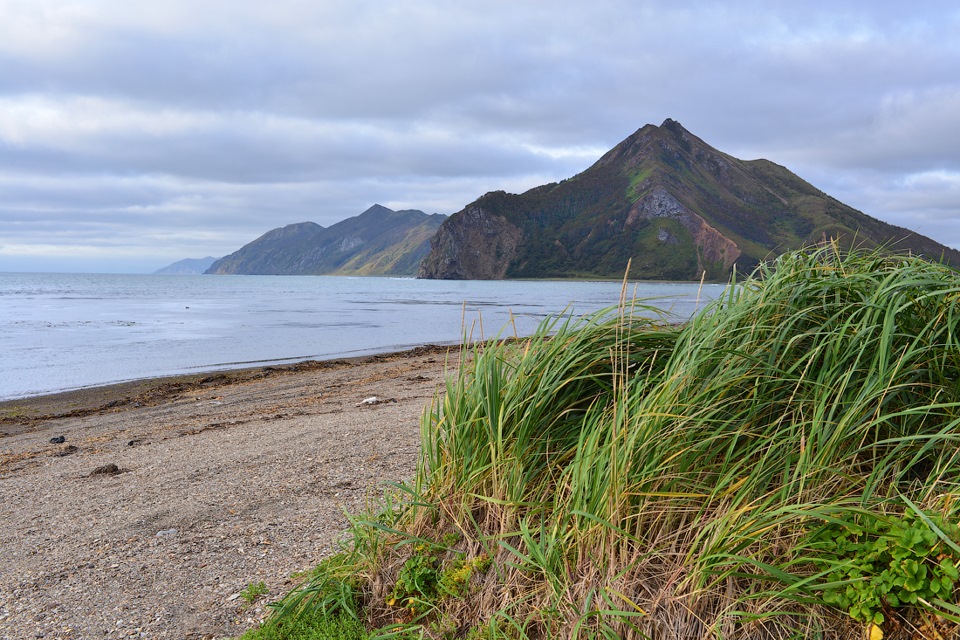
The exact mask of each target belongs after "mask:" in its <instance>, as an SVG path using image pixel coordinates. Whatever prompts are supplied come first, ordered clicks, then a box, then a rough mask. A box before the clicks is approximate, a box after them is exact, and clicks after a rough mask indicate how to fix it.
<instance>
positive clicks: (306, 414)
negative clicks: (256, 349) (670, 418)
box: [0, 347, 457, 639]
mask: <svg viewBox="0 0 960 640" xmlns="http://www.w3.org/2000/svg"><path fill="white" fill-rule="evenodd" d="M448 351H449V353H448ZM456 357H457V352H456V349H453V350H449V349H448V348H446V347H424V348H420V349H415V350H413V351H409V352H405V353H402V354H392V355H388V356H371V357H365V358H357V359H353V360H338V361H332V362H308V363H301V364H298V365H290V366H283V367H263V368H257V369H247V370H243V371H232V372H223V373H214V374H203V375H196V376H187V377H178V378H167V379H158V380H147V381H140V382H135V383H127V384H124V385H114V386H111V387H101V388H96V389H87V390H82V391H78V392H71V393H66V394H59V395H54V396H44V397H40V398H32V399H28V400H19V401H12V402H5V403H0V638H5V639H6V638H9V639H14V638H119V637H144V638H223V637H232V636H237V635H240V634H241V633H242V632H243V631H244V630H246V629H248V628H250V627H251V626H253V625H254V624H255V623H256V622H257V621H259V620H261V619H262V618H263V616H265V615H266V614H267V612H268V610H267V608H266V604H267V602H268V601H270V600H271V599H276V598H279V597H281V596H282V595H283V594H285V593H286V592H287V591H289V590H290V589H291V588H292V587H293V586H295V585H296V584H297V583H298V582H299V580H300V579H301V578H299V577H298V576H297V573H298V572H302V571H305V570H309V569H310V568H312V567H313V566H315V565H316V563H317V562H318V561H319V560H321V559H322V558H323V557H324V556H325V555H327V554H329V553H330V552H331V551H332V550H334V549H335V548H336V545H337V540H338V539H339V538H341V537H342V535H343V530H344V528H345V526H346V519H345V517H344V515H343V511H344V510H347V511H349V512H351V513H359V512H360V511H361V510H362V508H363V506H364V504H365V503H367V501H369V500H370V499H371V497H375V496H376V495H377V494H378V493H379V492H381V491H382V488H383V486H384V483H386V482H395V481H401V480H405V479H410V478H411V477H412V475H413V473H414V469H415V465H416V459H417V455H418V451H419V442H420V440H419V425H420V417H421V415H422V413H423V411H424V409H425V407H426V406H428V405H429V403H430V401H431V399H432V398H433V397H434V395H435V393H437V392H438V390H439V389H441V388H442V383H443V381H444V380H445V377H446V375H447V374H448V373H450V372H452V371H453V370H454V367H455V364H456V363H455V360H456ZM371 398H376V400H375V401H374V400H369V399H371ZM365 400H368V402H366V403H365V402H364V401H365ZM61 438H62V441H61V440H60V439H61ZM260 582H263V583H264V584H265V585H266V587H267V589H268V590H269V593H268V594H267V595H265V596H259V597H258V598H256V599H255V600H254V601H253V602H252V603H250V602H248V601H247V598H245V597H244V591H245V589H247V588H248V586H249V585H251V584H258V583H260ZM248 594H249V591H248Z"/></svg>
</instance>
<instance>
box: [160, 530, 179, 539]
mask: <svg viewBox="0 0 960 640" xmlns="http://www.w3.org/2000/svg"><path fill="white" fill-rule="evenodd" d="M176 534H177V530H176V529H163V530H161V531H157V537H158V538H163V537H165V536H173V535H176Z"/></svg>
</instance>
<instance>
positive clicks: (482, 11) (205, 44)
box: [0, 0, 960, 272]
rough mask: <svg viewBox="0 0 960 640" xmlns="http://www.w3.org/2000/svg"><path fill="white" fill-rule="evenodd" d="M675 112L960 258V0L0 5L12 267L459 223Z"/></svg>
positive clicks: (1, 267)
mask: <svg viewBox="0 0 960 640" xmlns="http://www.w3.org/2000/svg"><path fill="white" fill-rule="evenodd" d="M668 117H669V118H673V119H675V120H678V121H679V122H680V123H681V124H683V125H684V127H686V128H687V129H688V130H690V131H691V132H692V133H694V134H695V135H697V136H699V137H701V138H703V139H704V140H705V141H706V142H707V143H708V144H711V145H713V146H714V147H717V148H718V149H720V150H722V151H725V152H727V153H730V154H732V155H734V156H737V157H740V158H744V159H753V158H759V157H763V158H768V159H770V160H773V161H774V162H777V163H779V164H783V165H785V166H787V167H788V168H789V169H791V170H792V171H794V172H795V173H797V174H799V175H800V176H801V177H803V178H805V179H806V180H808V181H809V182H811V183H813V184H814V185H815V186H817V187H818V188H820V189H822V190H823V191H825V192H827V193H829V194H831V195H833V196H835V197H836V198H838V199H839V200H841V201H843V202H846V203H847V204H850V205H851V206H854V207H856V208H858V209H860V210H862V211H864V212H865V213H868V214H870V215H873V216H875V217H877V218H880V219H882V220H886V221H888V222H891V223H894V224H897V225H901V226H905V227H908V228H912V229H915V230H918V231H920V232H921V233H924V234H926V235H929V236H931V237H933V238H934V239H936V240H939V241H940V242H943V243H945V244H948V245H950V246H953V247H956V248H960V9H958V8H957V5H956V3H955V2H953V1H949V2H948V1H944V2H924V3H914V4H913V5H904V4H903V3H902V2H899V3H894V2H883V1H875V2H847V3H841V2H837V1H836V0H834V1H831V2H809V1H808V2H802V3H800V2H785V1H784V2H777V1H773V2H771V1H770V0H757V1H756V2H733V1H731V2H724V3H719V2H670V3H668V2H652V1H650V2H643V1H638V0H619V1H618V0H592V1H591V2H576V3H574V2H562V1H558V0H551V1H542V2H541V1H536V0H531V1H524V2H518V1H517V0H510V1H503V2H501V1H493V0H485V1H483V2H459V3H452V2H440V1H439V0H437V1H427V0H409V1H403V0H391V1H390V2H386V1H384V0H377V1H373V0H369V1H363V0H349V1H348V0H342V1H333V0H271V2H261V1H252V0H229V1H227V0H224V1H218V0H164V1H163V2H157V1H156V0H151V1H150V2H141V1H139V0H136V1H135V0H58V1H55V0H23V1H19V0H0V271H16V270H30V271H38V270H54V271H55V270H70V271H120V272H123V271H127V272H145V271H152V270H154V269H157V268H159V267H162V266H165V265H166V264H168V263H170V262H173V261H175V260H179V259H181V258H187V257H194V258H197V257H202V256H206V255H214V256H221V255H224V254H227V253H230V252H232V251H235V250H236V249H238V248H239V247H240V246H242V245H243V244H246V243H247V242H249V241H251V240H253V239H254V238H256V237H257V236H259V235H261V234H262V233H264V232H266V231H268V230H270V229H272V228H275V227H278V226H282V225H284V224H290V223H294V222H302V221H305V220H311V221H313V222H317V223H319V224H322V225H325V226H326V225H330V224H332V223H334V222H337V221H339V220H342V219H343V218H346V217H349V216H352V215H356V214H358V213H360V212H362V211H363V210H365V209H366V208H367V207H369V206H370V205H372V204H374V203H380V204H383V205H385V206H388V207H391V208H395V209H397V208H417V209H422V210H424V211H427V212H428V213H434V212H439V213H445V214H451V213H454V212H456V211H458V210H460V209H461V208H463V206H464V205H466V204H467V203H469V202H471V201H473V200H475V199H476V198H477V197H479V196H480V195H482V194H483V193H485V192H486V191H490V190H495V189H504V190H507V191H512V192H519V191H523V190H525V189H528V188H530V187H533V186H536V185H538V184H542V183H544V182H549V181H554V180H559V179H562V178H565V177H569V176H571V175H573V174H575V173H577V172H579V171H582V170H583V169H585V168H586V167H588V166H589V165H590V164H592V163H593V161H595V160H596V159H597V158H598V157H599V156H600V155H602V154H603V152H605V151H606V150H608V149H609V148H611V147H613V146H614V145H615V144H616V143H617V142H619V141H620V140H622V139H623V138H625V137H627V136H628V135H630V134H631V133H633V132H634V131H635V130H637V129H639V128H640V127H642V126H643V125H644V124H647V123H653V124H660V123H661V122H662V121H663V120H664V119H666V118H668Z"/></svg>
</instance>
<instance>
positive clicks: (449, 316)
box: [0, 273, 723, 399]
mask: <svg viewBox="0 0 960 640" xmlns="http://www.w3.org/2000/svg"><path fill="white" fill-rule="evenodd" d="M722 291H723V287H722V286H721V285H705V286H704V287H703V288H702V289H701V287H700V286H699V285H697V284H691V283H640V284H631V285H630V287H629V292H630V294H631V295H636V296H637V297H640V298H653V299H654V300H651V301H650V303H651V304H654V305H655V306H657V307H658V308H660V309H663V310H664V311H667V312H670V313H672V315H673V317H674V318H676V319H685V318H687V317H689V316H690V315H692V314H693V313H694V312H695V311H696V310H697V309H698V308H702V307H703V305H704V303H705V302H706V301H707V300H710V299H712V298H714V297H716V296H718V295H720V293H721V292H722ZM620 292H621V284H620V283H618V282H579V281H578V282H566V281H547V282H544V281H462V280H458V281H451V280H415V279H412V278H352V277H336V276H159V275H113V274H111V275H99V274H38V273H24V274H18V273H0V399H10V398H17V397H24V396H29V395H37V394H42V393H51V392H55V391H61V390H66V389H75V388H80V387H86V386H93V385H101V384H109V383H112V382H121V381H126V380H134V379H139V378H147V377H154V376H163V375H174V374H180V373H188V372H196V371H204V370H216V369H225V368H236V367H241V366H253V365H260V364H268V363H271V364H272V363H282V362H294V361H299V360H307V359H325V358H334V357H345V356H354V355H363V354H370V353H384V352H389V351H395V350H399V349H403V348H407V347H412V346H417V345H421V344H446V343H455V342H459V341H460V339H461V338H462V337H463V336H464V334H465V333H468V334H472V337H473V338H480V337H487V338H489V337H493V336H495V335H497V334H498V333H503V334H509V335H512V334H513V333H514V331H516V332H517V333H518V334H520V335H527V334H529V333H531V332H532V331H533V330H534V329H535V328H536V326H537V325H538V324H539V323H540V322H541V321H542V320H543V319H545V318H548V317H554V316H557V315H561V314H565V313H566V314H573V315H582V314H586V313H590V312H593V311H596V310H599V309H602V308H605V307H608V306H611V305H615V304H616V303H617V301H618V300H619V298H620ZM698 300H699V303H698Z"/></svg>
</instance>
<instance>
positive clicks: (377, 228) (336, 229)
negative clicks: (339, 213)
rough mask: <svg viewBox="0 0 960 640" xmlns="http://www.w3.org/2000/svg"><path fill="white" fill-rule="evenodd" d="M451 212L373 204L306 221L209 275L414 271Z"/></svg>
mask: <svg viewBox="0 0 960 640" xmlns="http://www.w3.org/2000/svg"><path fill="white" fill-rule="evenodd" d="M445 218H446V216H442V215H439V214H433V215H427V214H426V213H424V212H422V211H417V210H405V211H393V210H391V209H388V208H386V207H382V206H380V205H373V206H372V207H370V208H369V209H367V210H366V211H364V212H363V213H361V214H360V215H358V216H355V217H352V218H347V219H346V220H343V221H341V222H338V223H336V224H334V225H331V226H330V227H326V228H324V227H322V226H320V225H318V224H314V223H313V222H301V223H299V224H291V225H287V226H285V227H282V228H279V229H274V230H272V231H268V232H267V233H265V234H264V235H262V236H260V237H259V238H257V239H256V240H254V241H253V242H251V243H249V244H247V245H245V246H243V247H242V248H241V249H239V250H238V251H235V252H234V253H231V254H230V255H228V256H225V257H223V258H221V259H220V260H218V261H217V262H215V263H214V264H213V265H212V266H211V267H210V268H209V269H208V270H207V273H216V274H227V273H234V274H246V275H414V274H415V273H416V272H417V266H418V265H419V263H420V261H421V260H422V259H423V257H424V256H425V255H426V254H427V252H428V251H429V247H430V238H431V237H432V236H433V234H434V233H435V232H436V230H437V228H438V227H439V226H440V223H441V222H443V220H444V219H445Z"/></svg>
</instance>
